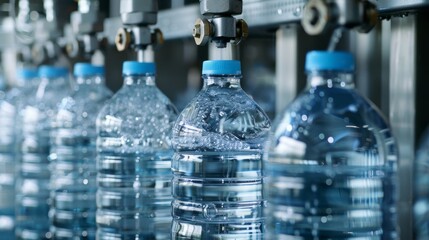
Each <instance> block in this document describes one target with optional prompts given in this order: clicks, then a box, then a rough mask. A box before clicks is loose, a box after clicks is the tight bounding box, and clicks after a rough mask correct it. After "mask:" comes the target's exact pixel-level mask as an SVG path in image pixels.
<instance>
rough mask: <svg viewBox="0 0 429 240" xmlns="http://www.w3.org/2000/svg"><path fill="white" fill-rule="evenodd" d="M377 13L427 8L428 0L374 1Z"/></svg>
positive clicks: (428, 5)
mask: <svg viewBox="0 0 429 240" xmlns="http://www.w3.org/2000/svg"><path fill="white" fill-rule="evenodd" d="M375 3H376V4H377V8H378V11H380V13H382V14H389V13H394V12H402V11H410V10H416V9H418V8H423V7H429V0H376V1H375Z"/></svg>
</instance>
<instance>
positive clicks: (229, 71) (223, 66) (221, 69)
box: [203, 60, 241, 75]
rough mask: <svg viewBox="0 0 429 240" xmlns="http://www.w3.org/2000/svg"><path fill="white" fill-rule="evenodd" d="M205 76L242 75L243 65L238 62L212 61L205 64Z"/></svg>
mask: <svg viewBox="0 0 429 240" xmlns="http://www.w3.org/2000/svg"><path fill="white" fill-rule="evenodd" d="M203 74H208V75H241V64H240V61H237V60H210V61H204V62H203Z"/></svg>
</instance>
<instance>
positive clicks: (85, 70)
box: [73, 63, 104, 77]
mask: <svg viewBox="0 0 429 240" xmlns="http://www.w3.org/2000/svg"><path fill="white" fill-rule="evenodd" d="M73 74H74V75H75V76H77V77H83V76H93V75H104V67H103V66H96V65H92V64H90V63H76V64H75V65H74V71H73Z"/></svg>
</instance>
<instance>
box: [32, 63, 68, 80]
mask: <svg viewBox="0 0 429 240" xmlns="http://www.w3.org/2000/svg"><path fill="white" fill-rule="evenodd" d="M68 73H69V70H68V69H67V68H66V67H54V66H46V65H44V66H40V68H39V77H45V78H59V77H64V76H67V74H68Z"/></svg>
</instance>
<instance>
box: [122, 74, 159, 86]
mask: <svg viewBox="0 0 429 240" xmlns="http://www.w3.org/2000/svg"><path fill="white" fill-rule="evenodd" d="M124 85H125V86H129V87H134V86H141V87H144V86H155V75H126V76H124Z"/></svg>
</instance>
